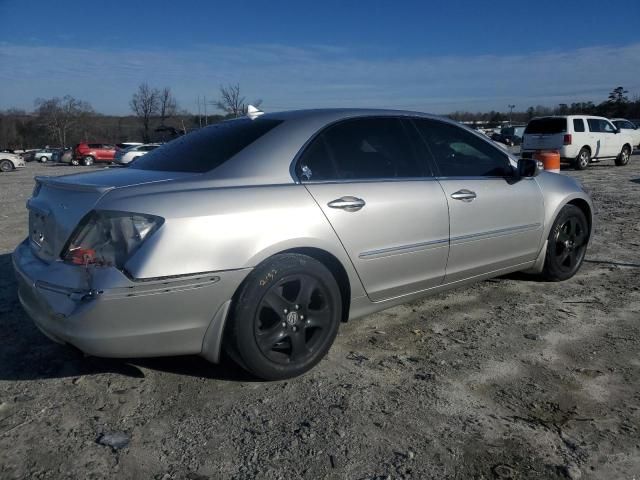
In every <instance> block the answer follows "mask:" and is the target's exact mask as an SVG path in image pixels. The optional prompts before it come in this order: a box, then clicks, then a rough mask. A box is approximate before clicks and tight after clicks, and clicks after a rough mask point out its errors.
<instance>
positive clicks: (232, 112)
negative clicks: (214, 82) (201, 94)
mask: <svg viewBox="0 0 640 480" xmlns="http://www.w3.org/2000/svg"><path fill="white" fill-rule="evenodd" d="M244 100H245V97H243V96H241V95H240V85H239V84H237V83H236V84H235V85H227V86H226V87H225V86H223V85H221V86H220V99H219V100H218V101H217V102H216V103H215V105H216V107H217V108H218V109H220V110H222V111H223V112H225V113H226V114H227V115H229V116H232V117H240V116H242V115H244V114H245V113H246V111H247V106H246V105H245V103H244ZM261 103H262V100H256V101H255V102H253V105H254V106H256V107H257V106H259V105H260V104H261Z"/></svg>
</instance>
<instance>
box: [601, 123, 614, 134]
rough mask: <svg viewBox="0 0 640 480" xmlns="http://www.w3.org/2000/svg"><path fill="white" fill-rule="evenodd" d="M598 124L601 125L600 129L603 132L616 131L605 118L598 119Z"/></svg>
mask: <svg viewBox="0 0 640 480" xmlns="http://www.w3.org/2000/svg"><path fill="white" fill-rule="evenodd" d="M600 125H601V127H600V128H601V131H602V132H605V133H615V131H616V127H614V126H613V125H611V123H610V122H607V121H606V120H600Z"/></svg>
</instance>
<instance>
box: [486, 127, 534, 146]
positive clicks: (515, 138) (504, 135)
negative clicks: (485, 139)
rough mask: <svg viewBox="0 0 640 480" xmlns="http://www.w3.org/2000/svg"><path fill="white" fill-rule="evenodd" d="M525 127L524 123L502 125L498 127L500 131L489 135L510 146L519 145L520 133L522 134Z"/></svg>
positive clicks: (520, 140) (494, 139)
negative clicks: (508, 125)
mask: <svg viewBox="0 0 640 480" xmlns="http://www.w3.org/2000/svg"><path fill="white" fill-rule="evenodd" d="M525 128H526V125H514V126H511V127H503V128H501V129H500V133H494V134H493V135H491V140H493V141H495V142H500V143H504V144H505V145H508V146H510V147H513V146H515V145H520V144H521V143H522V135H523V134H524V129H525Z"/></svg>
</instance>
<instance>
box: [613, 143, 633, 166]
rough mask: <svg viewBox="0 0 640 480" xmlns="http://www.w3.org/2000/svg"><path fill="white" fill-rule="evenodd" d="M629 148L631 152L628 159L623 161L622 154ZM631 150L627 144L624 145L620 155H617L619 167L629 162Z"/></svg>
mask: <svg viewBox="0 0 640 480" xmlns="http://www.w3.org/2000/svg"><path fill="white" fill-rule="evenodd" d="M625 150H627V151H628V152H629V155H627V160H626V161H623V160H622V155H623V153H624V151H625ZM631 153H632V152H631V150H630V149H629V147H627V146H626V145H625V146H624V147H622V150H621V151H620V155H618V156H617V157H616V165H617V166H619V167H624V166H625V165H628V164H629V160H631Z"/></svg>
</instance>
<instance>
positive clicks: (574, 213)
mask: <svg viewBox="0 0 640 480" xmlns="http://www.w3.org/2000/svg"><path fill="white" fill-rule="evenodd" d="M570 217H577V218H578V219H579V221H580V222H581V223H582V225H583V227H584V228H585V231H586V232H587V238H586V239H585V242H586V245H585V247H584V252H583V254H582V258H581V259H580V261H579V262H578V263H577V264H576V266H575V267H574V268H573V269H572V270H569V271H566V270H563V269H561V268H560V266H559V265H557V264H556V262H555V255H554V254H555V241H554V238H555V236H556V234H557V233H558V229H559V228H560V227H561V226H562V225H563V224H564V223H565V222H566V221H567V219H569V218H570ZM590 238H591V231H590V230H589V222H587V218H586V217H585V215H584V212H583V211H582V210H580V209H579V208H578V207H576V206H575V205H565V206H564V207H562V210H560V212H559V213H558V216H557V217H556V219H555V220H554V222H553V226H552V227H551V231H550V232H549V236H548V237H547V240H548V243H547V252H546V255H545V259H544V268H543V270H542V274H543V276H544V278H545V279H546V280H549V281H552V282H558V281H562V280H568V279H569V278H571V277H573V276H574V275H575V274H576V273H577V272H578V270H580V267H581V266H582V262H583V261H584V258H585V257H586V254H587V248H588V244H589V240H590Z"/></svg>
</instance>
